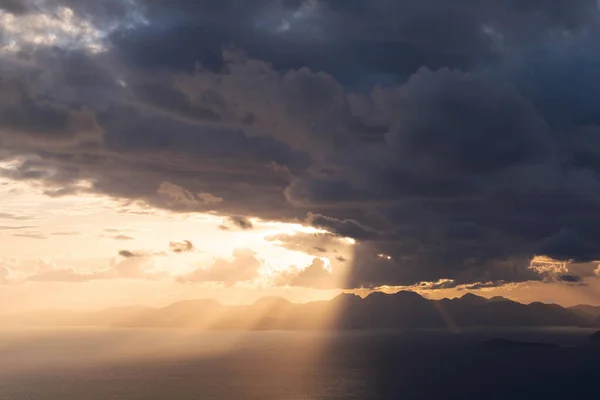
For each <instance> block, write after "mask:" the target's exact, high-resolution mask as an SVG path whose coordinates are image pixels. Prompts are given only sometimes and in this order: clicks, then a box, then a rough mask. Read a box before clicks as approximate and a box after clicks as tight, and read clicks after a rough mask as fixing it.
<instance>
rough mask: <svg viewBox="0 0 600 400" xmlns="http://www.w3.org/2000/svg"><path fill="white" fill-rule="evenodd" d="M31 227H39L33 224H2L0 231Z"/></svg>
mask: <svg viewBox="0 0 600 400" xmlns="http://www.w3.org/2000/svg"><path fill="white" fill-rule="evenodd" d="M30 228H37V226H32V225H16V226H10V225H0V231H15V230H21V229H30Z"/></svg>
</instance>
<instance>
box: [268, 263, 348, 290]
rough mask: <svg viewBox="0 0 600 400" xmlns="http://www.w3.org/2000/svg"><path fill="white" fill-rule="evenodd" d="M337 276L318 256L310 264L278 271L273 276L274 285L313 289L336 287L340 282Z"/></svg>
mask: <svg viewBox="0 0 600 400" xmlns="http://www.w3.org/2000/svg"><path fill="white" fill-rule="evenodd" d="M336 278H337V276H336V275H334V274H333V273H332V272H331V271H329V270H328V269H327V268H325V263H324V262H323V260H321V259H320V258H315V259H313V262H312V264H310V265H309V266H307V267H305V268H303V269H297V268H293V269H290V270H285V271H282V272H280V273H279V274H277V275H276V276H275V279H274V282H273V284H274V285H276V286H300V287H307V288H314V289H337V288H339V286H340V285H341V284H342V283H341V282H340V281H339V279H336Z"/></svg>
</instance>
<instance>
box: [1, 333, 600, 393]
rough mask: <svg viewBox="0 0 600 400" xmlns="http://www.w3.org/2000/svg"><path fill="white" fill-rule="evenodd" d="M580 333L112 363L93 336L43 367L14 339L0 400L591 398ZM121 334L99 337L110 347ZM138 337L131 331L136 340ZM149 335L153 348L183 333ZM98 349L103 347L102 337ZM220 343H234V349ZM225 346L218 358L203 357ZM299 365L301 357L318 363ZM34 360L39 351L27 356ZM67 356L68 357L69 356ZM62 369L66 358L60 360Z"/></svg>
mask: <svg viewBox="0 0 600 400" xmlns="http://www.w3.org/2000/svg"><path fill="white" fill-rule="evenodd" d="M588 333H589V332H588V331H582V330H571V331H569V330H558V331H550V332H549V331H540V330H529V331H519V332H512V331H498V330H481V331H477V330H473V331H469V332H466V333H462V334H451V333H448V332H446V331H436V330H430V331H426V330H423V331H406V332H346V333H333V332H252V333H247V334H245V335H244V336H243V337H240V336H236V337H235V338H234V339H232V338H228V337H227V336H228V335H230V333H219V332H214V333H193V334H192V333H190V334H189V335H188V336H187V337H188V339H189V340H188V341H187V342H186V343H185V345H184V346H182V347H181V348H180V349H179V351H174V349H172V348H170V350H169V351H168V352H165V351H158V350H156V351H152V347H153V345H152V343H151V342H148V341H146V342H141V343H140V346H138V347H143V346H148V347H149V348H146V349H142V350H143V351H142V350H140V349H138V350H139V351H137V352H132V353H130V354H129V355H127V356H121V357H120V358H110V357H101V356H100V355H99V354H98V352H94V351H93V349H94V348H95V347H94V346H97V345H98V341H97V338H98V337H100V336H99V334H97V333H94V332H83V333H79V334H76V335H71V336H69V334H68V333H66V332H63V333H61V334H59V335H56V334H54V335H50V336H48V337H47V338H46V339H44V338H40V337H37V339H36V340H37V341H38V342H39V343H42V344H41V345H39V348H43V349H45V354H44V355H43V357H44V360H43V362H41V361H40V362H39V363H38V364H35V365H36V367H35V368H34V367H33V366H34V364H33V363H29V362H27V363H26V364H28V365H30V366H31V368H25V369H20V370H18V371H16V370H12V371H11V369H10V362H11V360H13V361H16V360H18V359H19V358H23V357H25V356H27V357H32V352H31V349H29V350H28V349H27V348H26V346H27V345H26V343H25V342H21V344H20V345H19V346H20V347H18V348H12V349H9V348H7V347H6V346H4V347H1V348H0V353H1V355H2V356H3V363H7V364H4V367H2V368H0V382H1V384H0V398H2V399H5V398H6V399H41V400H46V399H52V400H54V399H64V398H79V399H86V400H96V399H127V400H137V399H165V398H169V399H173V400H179V399H182V400H186V399H256V400H259V399H260V400H270V399H273V400H275V399H278V400H280V399H369V400H378V399H386V400H387V399H399V398H405V399H454V398H456V399H482V398H485V399H537V398H540V399H564V398H577V399H588V398H590V399H591V398H598V397H596V396H598V395H600V387H599V386H598V385H597V375H598V372H599V371H598V367H597V365H598V363H597V360H598V357H600V349H598V348H597V347H594V346H593V345H590V344H589V343H588V341H587V337H588V336H589V334H588ZM120 334H123V333H122V332H121V331H119V330H114V331H103V332H102V334H101V336H102V337H103V338H107V337H109V338H110V337H111V336H112V338H113V339H114V340H115V341H118V336H119V335H120ZM137 334H139V333H137ZM174 335H175V334H174V332H172V331H161V332H154V333H153V334H152V336H151V337H152V340H154V341H155V344H154V347H160V343H161V342H168V341H170V340H175V341H178V342H181V341H180V339H181V337H180V336H174ZM498 336H502V337H509V338H511V339H514V340H530V339H535V338H537V339H539V340H540V341H544V342H550V341H551V342H553V343H557V344H561V345H562V346H557V347H546V346H542V347H527V346H524V347H514V348H506V347H495V346H491V347H490V346H486V345H485V344H484V343H485V340H487V339H490V338H493V337H498ZM103 340H105V341H106V340H107V339H103ZM229 341H233V342H235V345H234V346H233V347H231V346H230V343H229ZM222 342H227V343H226V345H227V347H228V348H229V351H227V352H218V351H210V349H214V348H218V347H219V346H220V345H221V343H222ZM315 346H318V353H319V354H320V355H319V356H318V357H316V358H307V357H306V356H305V355H306V354H316V353H317V351H316V350H317V349H315ZM33 352H34V353H35V352H36V350H35V349H34V351H33ZM73 353H75V354H73ZM69 360H70V361H69Z"/></svg>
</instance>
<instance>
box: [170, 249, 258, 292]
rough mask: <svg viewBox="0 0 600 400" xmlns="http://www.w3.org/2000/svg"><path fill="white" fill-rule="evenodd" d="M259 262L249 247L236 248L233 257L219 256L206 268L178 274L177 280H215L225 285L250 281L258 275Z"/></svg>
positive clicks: (183, 281)
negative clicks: (228, 258) (229, 258)
mask: <svg viewBox="0 0 600 400" xmlns="http://www.w3.org/2000/svg"><path fill="white" fill-rule="evenodd" d="M260 265H261V262H260V260H259V259H257V258H256V253H255V252H254V251H252V250H249V249H236V250H235V251H234V252H233V259H232V260H226V259H222V258H219V259H217V260H215V262H214V263H213V264H212V265H210V266H209V267H208V268H199V269H196V270H195V271H193V272H191V273H189V274H187V275H184V276H180V277H179V278H178V281H179V282H182V283H185V282H215V283H220V284H223V285H225V286H233V285H235V284H236V283H238V282H248V281H252V280H254V279H256V278H258V276H259V268H260Z"/></svg>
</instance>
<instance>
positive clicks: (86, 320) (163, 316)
mask: <svg viewBox="0 0 600 400" xmlns="http://www.w3.org/2000/svg"><path fill="white" fill-rule="evenodd" d="M3 320H4V322H5V323H7V324H10V325H25V326H27V325H29V326H99V327H102V326H104V327H146V328H192V329H200V330H215V331H247V330H321V329H326V330H329V329H332V330H372V329H404V328H438V329H439V328H442V329H453V330H460V329H462V328H465V327H485V326H488V327H549V326H563V327H600V307H596V306H586V305H581V306H575V307H571V308H565V307H561V306H559V305H556V304H545V303H540V302H534V303H531V304H522V303H518V302H515V301H511V300H509V299H507V298H504V297H493V298H491V299H486V298H484V297H480V296H476V295H474V294H470V293H468V294H466V295H464V296H463V297H460V298H454V299H441V300H429V299H426V298H424V297H422V296H421V295H419V294H417V293H415V292H410V291H400V292H397V293H393V294H385V293H382V292H374V293H371V294H369V295H368V296H366V297H365V298H361V297H360V296H357V295H354V294H342V295H339V296H337V297H335V298H334V299H332V300H328V301H316V302H309V303H292V302H289V301H287V300H285V299H282V298H277V297H267V298H262V299H259V300H257V301H256V302H254V303H253V304H251V305H240V306H231V305H228V306H226V305H222V304H220V303H218V302H217V301H215V300H209V299H204V300H185V301H180V302H176V303H172V304H170V305H168V306H166V307H162V308H151V307H143V306H132V307H116V308H109V309H105V310H100V311H92V312H74V311H64V310H47V311H43V310H42V311H37V312H30V313H22V314H14V315H11V316H5V317H4V319H3Z"/></svg>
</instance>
